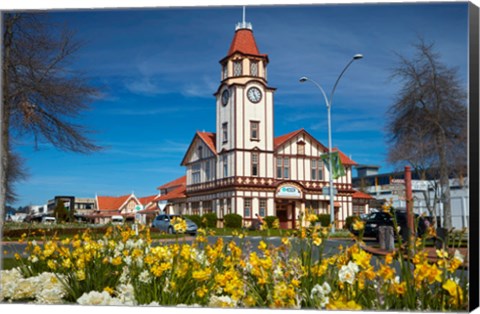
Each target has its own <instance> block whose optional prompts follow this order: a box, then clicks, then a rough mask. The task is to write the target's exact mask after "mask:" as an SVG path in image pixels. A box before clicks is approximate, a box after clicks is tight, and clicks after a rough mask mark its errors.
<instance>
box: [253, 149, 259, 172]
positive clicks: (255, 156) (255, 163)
mask: <svg viewBox="0 0 480 314" xmlns="http://www.w3.org/2000/svg"><path fill="white" fill-rule="evenodd" d="M252 176H254V177H256V176H258V153H252Z"/></svg>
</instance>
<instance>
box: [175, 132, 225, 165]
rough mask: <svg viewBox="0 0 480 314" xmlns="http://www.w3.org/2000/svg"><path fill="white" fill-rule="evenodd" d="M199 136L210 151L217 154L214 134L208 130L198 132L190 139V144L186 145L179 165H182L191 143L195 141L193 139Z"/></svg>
mask: <svg viewBox="0 0 480 314" xmlns="http://www.w3.org/2000/svg"><path fill="white" fill-rule="evenodd" d="M197 138H199V139H200V140H201V141H202V142H204V143H205V145H206V146H207V147H208V148H209V149H210V150H211V151H212V153H213V154H214V155H217V147H216V144H215V143H216V134H215V133H210V132H199V131H197V133H195V136H194V137H193V139H192V142H191V143H190V146H188V149H187V152H186V153H185V156H184V157H183V160H182V163H181V165H182V166H184V165H185V162H186V159H187V157H188V155H189V153H190V150H191V149H192V146H193V144H194V143H195V140H196V139H197Z"/></svg>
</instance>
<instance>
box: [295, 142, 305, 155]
mask: <svg viewBox="0 0 480 314" xmlns="http://www.w3.org/2000/svg"><path fill="white" fill-rule="evenodd" d="M297 154H299V155H305V143H303V142H300V143H297Z"/></svg>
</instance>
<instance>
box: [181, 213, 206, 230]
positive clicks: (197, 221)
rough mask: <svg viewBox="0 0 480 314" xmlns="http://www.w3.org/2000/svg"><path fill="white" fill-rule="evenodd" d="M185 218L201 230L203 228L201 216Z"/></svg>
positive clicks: (187, 216)
mask: <svg viewBox="0 0 480 314" xmlns="http://www.w3.org/2000/svg"><path fill="white" fill-rule="evenodd" d="M184 216H185V218H188V219H190V220H191V221H193V222H194V223H195V224H196V225H197V226H198V227H199V228H200V227H202V217H200V215H184Z"/></svg>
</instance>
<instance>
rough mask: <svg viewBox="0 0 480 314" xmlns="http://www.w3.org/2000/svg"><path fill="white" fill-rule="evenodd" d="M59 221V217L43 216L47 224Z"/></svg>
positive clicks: (43, 221)
mask: <svg viewBox="0 0 480 314" xmlns="http://www.w3.org/2000/svg"><path fill="white" fill-rule="evenodd" d="M56 222H57V219H55V217H47V216H45V217H42V223H46V224H54V223H56Z"/></svg>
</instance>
